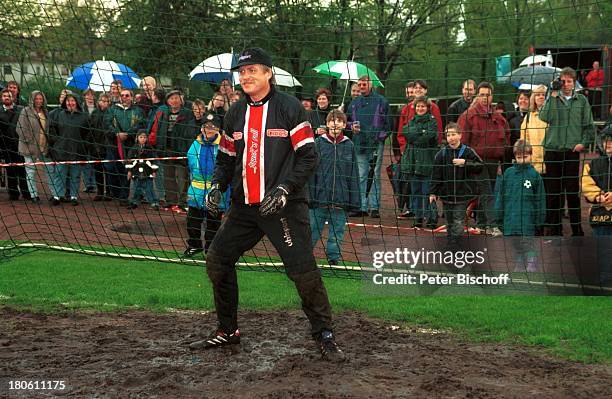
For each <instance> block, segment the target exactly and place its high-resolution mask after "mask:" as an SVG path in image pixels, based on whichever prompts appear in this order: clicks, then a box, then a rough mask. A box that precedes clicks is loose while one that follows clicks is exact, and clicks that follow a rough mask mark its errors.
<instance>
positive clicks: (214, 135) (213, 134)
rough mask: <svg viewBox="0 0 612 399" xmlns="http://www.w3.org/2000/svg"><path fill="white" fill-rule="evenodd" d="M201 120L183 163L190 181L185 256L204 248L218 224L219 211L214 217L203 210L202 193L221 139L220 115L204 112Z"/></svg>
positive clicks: (226, 201)
mask: <svg viewBox="0 0 612 399" xmlns="http://www.w3.org/2000/svg"><path fill="white" fill-rule="evenodd" d="M203 121H204V124H203V125H202V128H201V133H200V134H199V135H198V137H197V138H196V139H195V140H194V142H193V144H191V147H189V150H188V151H187V167H188V169H189V176H190V180H191V184H190V185H189V188H188V189H187V205H188V206H189V209H188V211H187V234H188V236H189V239H188V240H187V249H186V250H185V252H184V253H183V256H185V257H186V258H191V257H192V256H194V255H195V254H197V253H200V252H202V251H204V253H206V252H208V247H210V244H211V243H212V240H213V238H215V235H216V234H217V230H219V226H220V225H221V216H222V213H221V212H220V213H219V214H218V215H217V216H216V217H215V216H213V215H211V214H210V213H208V212H207V211H206V195H207V194H208V191H209V190H210V187H211V181H212V177H213V172H214V170H215V160H216V159H217V151H218V149H219V142H220V141H221V132H220V129H221V119H220V118H219V117H218V116H216V115H214V114H212V113H208V114H206V115H204V118H203ZM227 194H229V190H228V192H226V195H225V198H224V200H223V201H222V202H221V206H220V209H221V210H224V209H226V208H227V204H229V195H227ZM205 220H206V229H205V231H204V241H205V245H204V247H203V248H202V238H201V237H202V223H203V222H204V221H205Z"/></svg>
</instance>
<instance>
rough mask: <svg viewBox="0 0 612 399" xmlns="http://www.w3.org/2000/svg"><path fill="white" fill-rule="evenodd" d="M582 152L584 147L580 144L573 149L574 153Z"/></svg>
mask: <svg viewBox="0 0 612 399" xmlns="http://www.w3.org/2000/svg"><path fill="white" fill-rule="evenodd" d="M582 150H584V146H583V145H582V144H576V146H575V147H574V152H582Z"/></svg>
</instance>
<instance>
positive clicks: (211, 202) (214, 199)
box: [206, 184, 223, 218]
mask: <svg viewBox="0 0 612 399" xmlns="http://www.w3.org/2000/svg"><path fill="white" fill-rule="evenodd" d="M221 198H223V193H222V192H221V190H220V189H219V185H217V184H215V185H213V186H212V188H211V189H210V191H209V192H208V194H206V210H207V211H208V213H210V216H212V217H214V218H216V217H217V216H218V215H219V205H221Z"/></svg>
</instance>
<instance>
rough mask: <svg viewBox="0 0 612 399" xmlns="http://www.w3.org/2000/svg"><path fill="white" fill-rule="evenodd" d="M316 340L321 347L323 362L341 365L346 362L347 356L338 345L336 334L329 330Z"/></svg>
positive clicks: (324, 331)
mask: <svg viewBox="0 0 612 399" xmlns="http://www.w3.org/2000/svg"><path fill="white" fill-rule="evenodd" d="M315 340H316V341H317V344H318V345H319V350H320V351H321V357H322V359H323V360H327V361H330V362H334V363H340V362H343V361H345V360H346V355H345V354H344V352H342V350H341V349H340V348H339V347H338V344H336V340H335V339H334V334H333V333H332V332H331V331H329V330H323V331H322V332H321V334H319V335H318V336H317V337H316V338H315Z"/></svg>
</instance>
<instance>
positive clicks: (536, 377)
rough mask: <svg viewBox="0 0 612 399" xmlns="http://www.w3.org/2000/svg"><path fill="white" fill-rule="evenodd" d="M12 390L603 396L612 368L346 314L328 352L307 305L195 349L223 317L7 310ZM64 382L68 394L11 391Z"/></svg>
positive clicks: (1, 368)
mask: <svg viewBox="0 0 612 399" xmlns="http://www.w3.org/2000/svg"><path fill="white" fill-rule="evenodd" d="M0 319H1V320H2V322H1V323H0V382H1V385H0V397H2V398H18V397H19V398H35V397H75V398H127V397H130V398H224V399H226V398H421V397H427V398H464V397H469V398H527V397H540V398H572V399H574V398H589V399H592V398H603V397H609V395H610V381H612V366H610V365H585V364H580V363H575V362H571V361H567V360H560V359H555V358H553V357H551V356H549V355H544V354H541V353H539V352H537V351H536V350H535V349H527V348H521V347H512V346H506V345H500V344H483V343H470V342H465V341H462V340H460V339H458V338H456V337H455V336H453V335H452V334H450V333H447V332H440V331H431V330H423V329H415V328H407V327H401V328H397V326H393V325H392V323H389V322H384V321H380V320H376V319H372V318H369V317H366V316H363V315H361V314H358V313H354V312H347V313H342V314H338V315H336V331H337V336H338V340H339V342H340V343H341V345H342V347H343V348H344V350H345V352H346V353H347V354H348V358H349V360H348V361H347V362H346V363H343V364H340V365H336V364H330V363H326V362H323V361H321V360H320V359H319V355H318V353H317V351H316V348H315V346H314V343H313V342H312V341H311V339H310V338H309V335H308V331H307V329H306V326H307V322H306V319H305V317H304V316H303V315H302V314H301V313H300V312H297V311H289V312H286V311H275V312H253V311H243V312H241V313H240V321H241V332H242V337H243V343H242V344H241V346H240V348H239V349H238V348H234V349H231V348H221V349H217V350H213V351H205V350H198V351H191V350H190V349H189V347H188V344H189V343H190V342H192V341H193V340H197V339H198V338H199V336H200V335H202V334H207V333H209V332H210V331H211V329H212V328H213V327H214V325H215V315H214V313H207V312H171V313H165V314H156V313H150V312H145V311H129V312H127V311H126V312H118V313H93V312H85V311H79V312H72V311H66V312H60V313H59V314H53V315H44V314H38V313H31V312H22V311H16V310H13V309H12V308H9V307H2V308H0ZM10 380H29V381H36V380H38V381H43V380H52V381H55V380H62V381H64V383H65V389H64V390H54V391H50V390H46V391H43V390H39V391H15V390H12V391H11V390H9V381H10Z"/></svg>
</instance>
